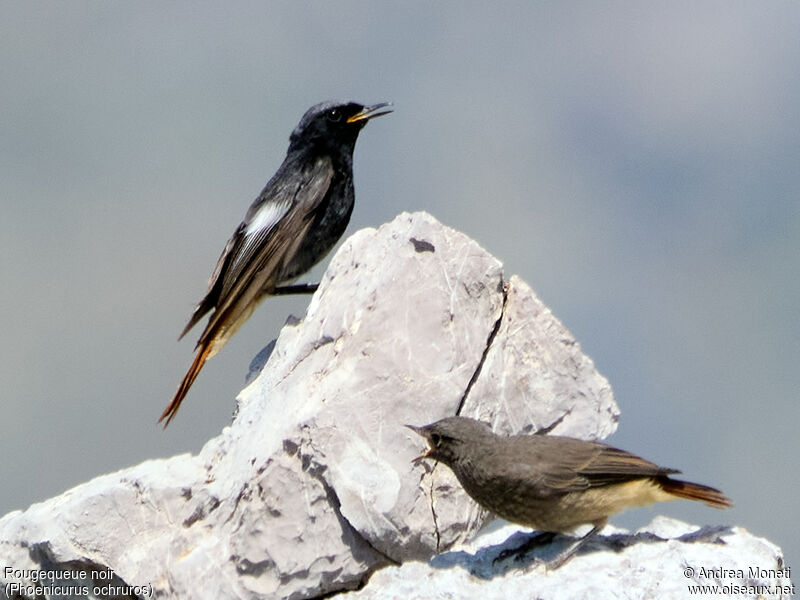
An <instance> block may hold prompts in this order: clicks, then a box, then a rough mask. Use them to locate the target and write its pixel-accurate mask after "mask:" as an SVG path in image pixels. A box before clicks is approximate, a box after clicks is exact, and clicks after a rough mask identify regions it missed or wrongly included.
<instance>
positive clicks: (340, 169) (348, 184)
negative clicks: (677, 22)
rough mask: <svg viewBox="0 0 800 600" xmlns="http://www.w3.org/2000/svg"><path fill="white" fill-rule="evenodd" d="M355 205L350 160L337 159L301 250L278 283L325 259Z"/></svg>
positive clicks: (344, 158) (345, 225)
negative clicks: (328, 184)
mask: <svg viewBox="0 0 800 600" xmlns="http://www.w3.org/2000/svg"><path fill="white" fill-rule="evenodd" d="M354 204H355V192H354V189H353V167H352V157H336V159H334V172H333V177H332V178H331V183H330V186H328V189H327V192H326V193H325V197H324V198H323V199H322V201H321V202H320V204H319V206H318V207H317V208H316V210H315V214H314V218H313V221H312V223H311V226H310V227H309V228H308V231H307V233H306V236H305V238H304V239H303V241H302V242H301V244H300V247H299V248H298V250H297V252H296V254H295V255H294V257H293V258H292V259H291V260H290V261H289V263H288V264H287V265H286V268H285V269H284V270H283V271H282V272H281V275H280V278H279V280H280V283H283V282H287V281H291V280H292V279H295V278H296V277H298V276H300V275H302V274H303V273H305V272H306V271H308V270H309V269H311V267H313V266H314V265H315V264H317V263H318V262H319V261H321V260H322V259H323V258H325V255H327V254H328V252H330V250H331V248H333V247H334V246H335V245H336V242H337V241H339V238H340V237H341V236H342V234H344V232H345V229H347V225H348V223H349V222H350V215H351V214H352V213H353V206H354Z"/></svg>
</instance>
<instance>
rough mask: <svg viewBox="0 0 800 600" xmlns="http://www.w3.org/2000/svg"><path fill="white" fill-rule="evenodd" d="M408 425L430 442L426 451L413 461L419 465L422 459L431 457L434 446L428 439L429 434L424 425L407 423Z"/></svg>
mask: <svg viewBox="0 0 800 600" xmlns="http://www.w3.org/2000/svg"><path fill="white" fill-rule="evenodd" d="M406 427H408V428H409V429H410V430H411V431H413V432H414V433H417V434H419V435H421V436H422V437H424V438H425V441H426V442H428V447H427V448H426V449H425V452H423V453H422V454H420V455H419V456H418V457H416V458H415V459H413V460H412V461H411V462H412V463H413V464H415V465H418V464H419V463H420V461H422V460H423V459H425V458H430V455H431V451H432V450H433V447H432V446H431V443H430V441H429V440H428V436H427V435H425V428H424V427H415V426H414V425H406Z"/></svg>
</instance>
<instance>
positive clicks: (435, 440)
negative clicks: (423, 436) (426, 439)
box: [431, 433, 442, 448]
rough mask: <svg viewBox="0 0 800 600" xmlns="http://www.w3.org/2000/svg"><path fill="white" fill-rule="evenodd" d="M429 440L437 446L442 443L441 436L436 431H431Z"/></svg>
mask: <svg viewBox="0 0 800 600" xmlns="http://www.w3.org/2000/svg"><path fill="white" fill-rule="evenodd" d="M431 441H432V442H433V445H434V446H436V447H437V448H438V447H439V446H441V445H442V436H440V435H439V434H438V433H432V434H431Z"/></svg>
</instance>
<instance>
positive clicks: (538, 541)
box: [492, 531, 556, 564]
mask: <svg viewBox="0 0 800 600" xmlns="http://www.w3.org/2000/svg"><path fill="white" fill-rule="evenodd" d="M554 537H556V534H555V533H554V532H552V531H539V532H537V533H533V534H531V535H529V536H528V539H527V540H525V542H524V543H523V544H522V545H521V546H518V547H517V548H508V549H506V550H503V551H502V552H501V553H500V554H498V555H497V556H496V557H495V559H494V560H493V561H492V564H496V563H499V562H501V561H504V560H505V559H507V558H510V557H512V556H513V557H514V560H522V557H523V556H525V555H526V554H527V553H528V552H530V551H531V550H533V549H534V548H538V547H539V546H546V545H547V544H549V543H550V542H552V541H553V538H554Z"/></svg>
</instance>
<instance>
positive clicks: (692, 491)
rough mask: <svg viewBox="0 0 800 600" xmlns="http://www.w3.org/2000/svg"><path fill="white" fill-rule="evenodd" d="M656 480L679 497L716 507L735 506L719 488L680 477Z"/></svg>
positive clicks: (665, 489)
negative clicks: (682, 479) (683, 479)
mask: <svg viewBox="0 0 800 600" xmlns="http://www.w3.org/2000/svg"><path fill="white" fill-rule="evenodd" d="M656 481H658V484H659V485H660V486H661V489H663V490H664V491H665V492H667V493H669V494H672V495H673V496H677V497H678V498H686V499H687V500H699V501H700V502H705V503H706V504H708V505H709V506H713V507H714V508H731V507H732V506H733V502H731V499H730V498H728V497H727V496H726V495H725V494H723V493H722V492H720V491H719V490H718V489H715V488H712V487H709V486H707V485H702V484H700V483H691V482H689V481H680V480H679V479H670V478H669V477H659V478H657V480H656Z"/></svg>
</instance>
